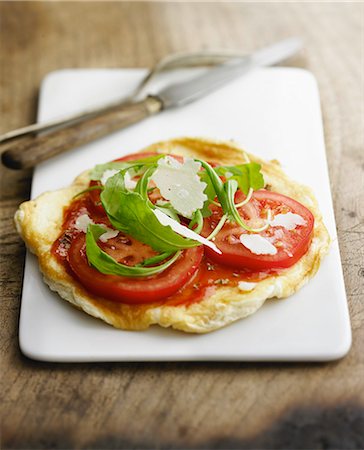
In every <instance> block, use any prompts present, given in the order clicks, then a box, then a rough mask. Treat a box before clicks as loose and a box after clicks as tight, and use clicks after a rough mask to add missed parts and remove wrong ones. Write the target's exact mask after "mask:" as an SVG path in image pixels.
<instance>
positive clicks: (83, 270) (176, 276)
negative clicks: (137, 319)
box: [68, 233, 203, 304]
mask: <svg viewBox="0 0 364 450" xmlns="http://www.w3.org/2000/svg"><path fill="white" fill-rule="evenodd" d="M85 240H86V239H85V234H84V233H81V234H80V235H78V236H77V237H76V238H75V239H74V240H73V241H72V244H71V247H70V249H69V252H68V262H69V264H70V267H71V269H72V271H73V273H74V274H75V276H76V277H77V279H78V280H79V281H80V283H81V284H82V285H83V286H84V287H85V288H86V289H87V290H88V291H89V292H91V293H93V294H95V295H97V296H100V297H103V298H106V299H109V300H112V301H115V302H121V303H130V304H133V303H151V302H155V301H158V300H165V299H166V298H167V297H169V296H170V295H172V294H174V293H175V292H177V291H178V290H179V289H181V288H182V287H183V286H184V285H185V284H187V283H188V282H189V281H190V280H191V278H192V276H193V275H194V274H195V272H196V271H197V269H198V267H199V265H200V263H201V260H202V256H203V247H202V246H200V247H194V248H191V249H187V250H184V251H183V253H182V254H181V256H180V257H179V258H178V259H177V261H176V262H175V263H174V264H173V265H172V266H170V267H169V268H168V269H166V270H165V271H163V272H162V273H160V274H158V275H154V276H151V277H143V278H129V277H122V276H118V275H105V274H103V273H101V272H99V271H98V270H96V269H94V268H93V267H91V266H90V265H89V263H88V260H87V256H86V244H85ZM103 250H104V251H107V252H108V253H110V254H112V256H113V257H117V259H118V260H119V261H120V262H123V263H124V264H128V263H129V265H134V264H135V263H138V262H140V260H143V259H144V258H145V257H150V256H153V255H155V252H154V251H153V250H152V249H151V248H150V247H149V246H147V245H145V244H142V243H140V242H138V241H136V240H134V239H132V238H129V237H126V236H124V235H123V236H122V239H121V240H120V241H119V242H117V238H114V239H110V240H109V241H108V242H107V243H106V244H104V245H103Z"/></svg>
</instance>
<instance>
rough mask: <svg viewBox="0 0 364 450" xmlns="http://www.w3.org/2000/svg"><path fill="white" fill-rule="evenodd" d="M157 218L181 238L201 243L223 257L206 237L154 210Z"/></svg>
mask: <svg viewBox="0 0 364 450" xmlns="http://www.w3.org/2000/svg"><path fill="white" fill-rule="evenodd" d="M153 212H154V214H155V216H156V217H157V219H158V220H159V222H160V223H161V224H162V225H164V226H168V225H169V226H170V227H171V228H172V230H173V231H175V232H176V233H178V234H180V235H181V236H184V237H186V238H189V239H193V240H194V241H197V242H200V243H201V244H204V245H206V246H207V247H210V248H211V249H212V250H214V251H215V252H216V253H219V254H220V255H221V251H220V250H219V249H218V248H217V247H216V245H215V244H214V243H212V242H210V241H208V240H207V239H205V238H204V237H202V236H200V235H199V234H197V233H195V232H194V231H192V230H190V229H189V228H187V227H185V226H184V225H181V224H180V223H178V222H177V221H176V220H174V219H171V218H170V217H169V216H167V214H165V213H164V212H162V211H160V210H159V209H154V210H153Z"/></svg>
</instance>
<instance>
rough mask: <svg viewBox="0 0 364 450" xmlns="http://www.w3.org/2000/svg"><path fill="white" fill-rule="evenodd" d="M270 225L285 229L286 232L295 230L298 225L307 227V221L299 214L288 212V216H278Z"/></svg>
mask: <svg viewBox="0 0 364 450" xmlns="http://www.w3.org/2000/svg"><path fill="white" fill-rule="evenodd" d="M270 225H271V226H272V227H283V228H285V229H286V230H294V229H295V228H296V226H297V225H306V221H305V219H304V218H303V217H302V216H300V215H299V214H293V213H291V212H288V213H286V214H277V215H276V216H275V217H274V219H273V220H271V222H270Z"/></svg>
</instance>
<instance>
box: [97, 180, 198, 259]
mask: <svg viewBox="0 0 364 450" xmlns="http://www.w3.org/2000/svg"><path fill="white" fill-rule="evenodd" d="M100 197H101V202H102V205H103V207H104V209H105V211H106V213H107V215H108V217H109V219H110V222H111V223H112V225H113V226H114V227H115V228H116V229H117V230H121V231H123V232H124V233H126V234H128V235H130V236H133V237H134V238H135V239H138V240H139V241H141V242H144V243H145V244H148V245H150V246H151V247H152V248H153V249H154V250H157V251H162V252H171V251H176V250H179V249H184V248H190V247H196V246H198V245H201V244H200V243H199V242H197V241H194V240H192V239H187V238H184V237H182V236H181V235H179V234H177V233H175V232H174V231H173V230H172V228H171V227H170V226H164V225H162V224H161V223H160V222H159V220H158V219H157V217H156V216H155V214H154V213H153V209H152V206H151V203H150V201H149V200H148V199H145V198H143V197H142V195H141V194H140V193H139V192H132V191H128V190H126V189H125V185H124V179H123V174H122V173H118V174H116V175H114V176H113V177H111V178H109V179H108V180H107V182H106V185H105V188H104V190H103V191H102V193H101V196H100Z"/></svg>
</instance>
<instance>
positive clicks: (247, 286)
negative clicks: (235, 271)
mask: <svg viewBox="0 0 364 450" xmlns="http://www.w3.org/2000/svg"><path fill="white" fill-rule="evenodd" d="M256 285H257V283H252V282H250V281H239V283H238V288H239V289H240V290H241V291H252V290H253V289H254V288H255V286H256Z"/></svg>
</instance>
